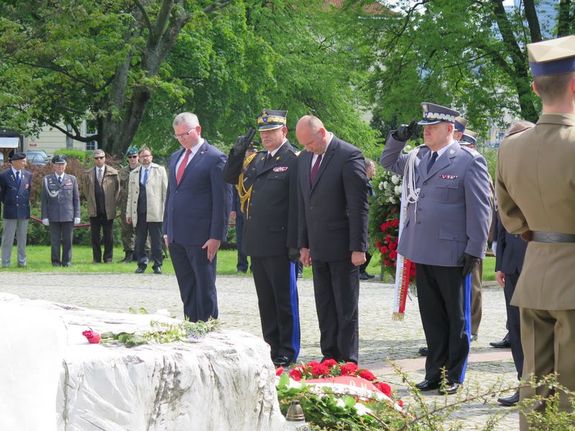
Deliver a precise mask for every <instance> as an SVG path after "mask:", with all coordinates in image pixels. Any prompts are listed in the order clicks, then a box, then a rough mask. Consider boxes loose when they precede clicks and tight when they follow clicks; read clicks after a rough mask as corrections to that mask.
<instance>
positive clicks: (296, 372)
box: [289, 368, 302, 382]
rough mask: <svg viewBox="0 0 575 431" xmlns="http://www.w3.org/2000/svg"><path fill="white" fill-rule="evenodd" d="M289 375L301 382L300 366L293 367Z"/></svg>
mask: <svg viewBox="0 0 575 431" xmlns="http://www.w3.org/2000/svg"><path fill="white" fill-rule="evenodd" d="M289 376H290V377H291V378H292V379H294V380H295V381H296V382H299V381H300V380H301V376H302V373H301V371H300V370H299V369H298V368H293V369H292V370H290V372H289Z"/></svg>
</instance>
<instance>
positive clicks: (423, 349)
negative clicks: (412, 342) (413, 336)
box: [418, 347, 429, 356]
mask: <svg viewBox="0 0 575 431" xmlns="http://www.w3.org/2000/svg"><path fill="white" fill-rule="evenodd" d="M418 353H419V356H427V354H428V353H429V349H428V348H427V347H420V348H419V350H418Z"/></svg>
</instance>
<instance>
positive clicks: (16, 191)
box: [0, 168, 32, 219]
mask: <svg viewBox="0 0 575 431" xmlns="http://www.w3.org/2000/svg"><path fill="white" fill-rule="evenodd" d="M31 189H32V174H31V173H30V172H29V171H25V170H22V171H20V184H19V185H18V184H17V183H16V175H15V174H14V172H13V171H12V168H10V169H7V170H5V171H4V172H2V173H1V174H0V202H2V203H3V204H4V218H5V219H28V218H30V190H31Z"/></svg>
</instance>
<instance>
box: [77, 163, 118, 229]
mask: <svg viewBox="0 0 575 431" xmlns="http://www.w3.org/2000/svg"><path fill="white" fill-rule="evenodd" d="M104 166H105V167H104V176H103V177H102V190H103V191H104V199H105V201H106V202H105V206H106V218H107V219H108V220H113V219H114V217H116V205H117V204H118V200H119V197H120V178H119V176H118V171H117V170H116V169H114V168H113V167H111V166H108V165H104ZM95 184H96V168H95V167H94V168H91V169H88V170H86V171H84V175H83V177H82V191H83V193H84V196H86V201H87V203H88V215H89V216H90V217H97V216H98V214H97V213H98V211H97V207H96V192H95Z"/></svg>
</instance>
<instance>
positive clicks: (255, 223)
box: [224, 140, 297, 257]
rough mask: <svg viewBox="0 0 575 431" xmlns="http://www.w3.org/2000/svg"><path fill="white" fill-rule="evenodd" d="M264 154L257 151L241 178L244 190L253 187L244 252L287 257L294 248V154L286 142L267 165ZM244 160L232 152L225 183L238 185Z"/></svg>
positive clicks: (295, 191) (245, 229)
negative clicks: (289, 250)
mask: <svg viewBox="0 0 575 431" xmlns="http://www.w3.org/2000/svg"><path fill="white" fill-rule="evenodd" d="M267 154H268V152H267V151H260V152H258V153H257V154H256V155H255V157H254V158H253V159H252V161H251V162H250V164H249V165H248V166H247V168H246V170H245V172H244V176H243V181H244V187H245V188H246V189H248V188H249V187H252V192H251V198H250V201H249V205H248V207H247V211H246V214H245V219H244V237H243V249H244V250H243V251H244V252H245V253H246V254H247V255H249V256H256V257H260V256H281V255H287V254H288V249H289V248H296V247H297V155H296V154H295V152H294V149H293V147H292V146H291V144H290V143H289V142H288V141H287V140H286V141H285V142H284V143H283V144H282V146H281V147H280V148H279V149H278V151H277V152H276V154H275V155H274V157H272V158H271V160H268V161H267V162H266V156H267ZM243 159H244V155H243V154H234V153H233V150H232V152H231V154H230V156H229V159H228V161H227V163H226V166H225V168H224V179H225V181H226V182H228V183H230V184H237V182H238V177H239V175H240V173H241V170H242V164H243Z"/></svg>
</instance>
